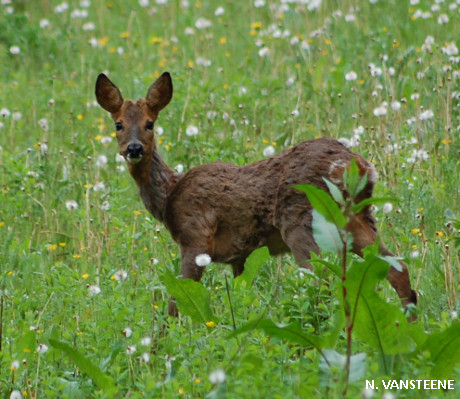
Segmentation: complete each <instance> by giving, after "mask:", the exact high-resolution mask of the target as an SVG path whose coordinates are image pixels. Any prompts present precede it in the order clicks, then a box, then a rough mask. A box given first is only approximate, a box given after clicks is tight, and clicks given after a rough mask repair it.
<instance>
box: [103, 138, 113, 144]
mask: <svg viewBox="0 0 460 399" xmlns="http://www.w3.org/2000/svg"><path fill="white" fill-rule="evenodd" d="M112 141H113V138H112V137H111V136H104V137H102V138H101V144H110V143H111V142H112Z"/></svg>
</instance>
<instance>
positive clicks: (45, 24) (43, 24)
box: [40, 18, 50, 29]
mask: <svg viewBox="0 0 460 399" xmlns="http://www.w3.org/2000/svg"><path fill="white" fill-rule="evenodd" d="M48 26H50V21H49V20H47V19H45V18H44V19H41V20H40V28H42V29H45V28H47V27H48Z"/></svg>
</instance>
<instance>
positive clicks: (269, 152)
mask: <svg viewBox="0 0 460 399" xmlns="http://www.w3.org/2000/svg"><path fill="white" fill-rule="evenodd" d="M262 154H263V156H264V157H271V156H272V155H275V147H273V146H272V145H269V146H268V147H265V149H264V150H263V151H262Z"/></svg>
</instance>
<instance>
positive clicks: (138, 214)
mask: <svg viewBox="0 0 460 399" xmlns="http://www.w3.org/2000/svg"><path fill="white" fill-rule="evenodd" d="M133 213H134V215H135V216H140V215H141V213H142V212H141V211H133Z"/></svg>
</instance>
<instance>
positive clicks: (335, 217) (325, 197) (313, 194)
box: [294, 184, 347, 228]
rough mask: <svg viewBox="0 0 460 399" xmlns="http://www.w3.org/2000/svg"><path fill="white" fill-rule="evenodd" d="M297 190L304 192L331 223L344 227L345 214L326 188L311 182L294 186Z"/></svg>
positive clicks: (314, 207) (312, 204)
mask: <svg viewBox="0 0 460 399" xmlns="http://www.w3.org/2000/svg"><path fill="white" fill-rule="evenodd" d="M294 188H296V189H297V190H300V191H302V192H304V193H305V194H306V195H307V197H308V201H310V204H311V206H312V207H313V209H315V210H316V211H317V212H319V213H320V214H321V215H323V216H324V217H325V218H326V220H327V221H328V222H330V223H333V224H335V225H336V226H337V227H340V228H343V227H345V225H346V224H347V219H346V218H345V216H344V215H343V213H342V211H341V210H340V208H339V206H338V205H337V203H336V202H335V201H334V200H333V199H332V197H331V196H330V195H329V194H328V193H327V192H326V191H324V190H321V189H320V188H318V187H316V186H312V185H311V184H301V185H296V186H294Z"/></svg>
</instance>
